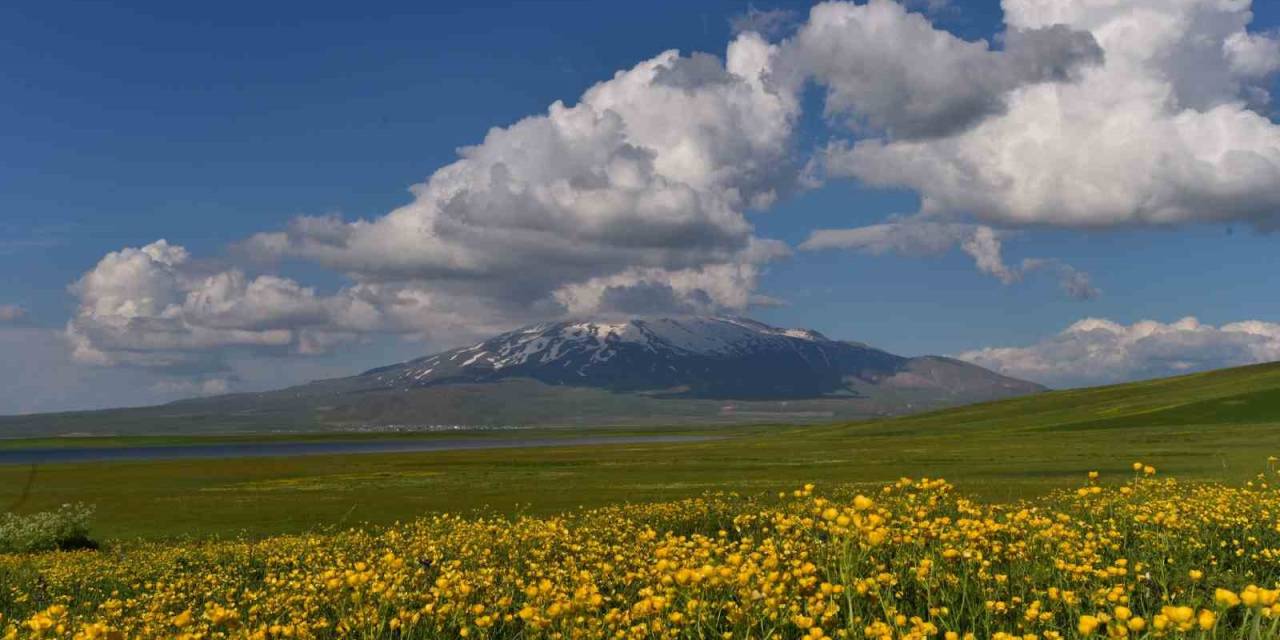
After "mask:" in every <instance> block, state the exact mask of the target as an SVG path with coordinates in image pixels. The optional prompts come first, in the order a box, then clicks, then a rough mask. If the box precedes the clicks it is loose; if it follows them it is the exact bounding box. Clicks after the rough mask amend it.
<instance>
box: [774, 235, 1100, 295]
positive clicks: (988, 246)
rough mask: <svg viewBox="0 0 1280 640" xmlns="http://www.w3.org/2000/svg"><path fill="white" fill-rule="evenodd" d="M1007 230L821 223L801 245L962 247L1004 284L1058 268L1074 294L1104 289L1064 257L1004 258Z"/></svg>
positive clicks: (880, 249) (875, 249) (925, 250)
mask: <svg viewBox="0 0 1280 640" xmlns="http://www.w3.org/2000/svg"><path fill="white" fill-rule="evenodd" d="M1008 235H1009V234H1008V233H1007V232H1003V231H999V230H997V229H993V228H991V227H987V226H984V225H974V224H964V223H957V222H932V221H928V220H918V219H908V220H905V221H899V222H887V223H883V224H874V225H868V226H865V227H855V228H852V229H818V230H815V231H813V232H811V233H810V235H809V238H808V239H807V240H805V241H804V242H803V243H801V245H800V248H801V249H803V250H806V251H819V250H824V249H846V250H851V251H859V252H862V253H868V254H871V255H882V254H886V253H896V254H902V255H908V256H927V255H936V254H940V253H944V252H946V251H948V250H950V249H951V248H952V247H959V248H960V250H961V251H963V252H965V253H966V254H968V255H969V257H971V258H973V262H974V266H975V267H977V269H978V271H980V272H982V273H985V274H987V275H989V276H992V277H994V278H996V279H997V280H999V281H1000V282H1001V283H1004V284H1013V283H1014V282H1018V281H1020V280H1022V278H1023V277H1024V276H1025V275H1027V274H1029V273H1032V272H1035V271H1041V270H1046V271H1053V272H1056V273H1057V274H1058V276H1059V284H1060V285H1061V287H1062V290H1063V292H1064V293H1065V294H1066V295H1067V296H1069V297H1071V298H1075V299H1077V300H1088V299H1092V298H1096V297H1098V295H1100V294H1101V292H1100V291H1099V290H1098V289H1097V288H1096V287H1094V286H1093V284H1092V280H1091V278H1090V276H1089V274H1087V273H1085V272H1083V271H1080V270H1079V269H1076V268H1075V267H1072V266H1071V265H1069V264H1066V263H1065V262H1062V261H1061V260H1057V259H1054V258H1026V259H1024V260H1023V261H1022V262H1021V264H1018V265H1009V264H1008V263H1006V262H1005V259H1004V238H1006V237H1007V236H1008Z"/></svg>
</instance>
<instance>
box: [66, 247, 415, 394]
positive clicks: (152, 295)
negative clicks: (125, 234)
mask: <svg viewBox="0 0 1280 640" xmlns="http://www.w3.org/2000/svg"><path fill="white" fill-rule="evenodd" d="M71 292H72V293H73V295H75V296H76V298H77V299H78V300H79V305H78V307H77V309H76V313H75V315H74V316H73V317H72V319H71V320H70V321H69V322H68V323H67V327H66V335H67V338H68V339H69V340H70V342H71V344H72V346H73V352H72V354H73V357H74V358H75V359H76V360H77V361H80V362H84V363H89V364H97V365H108V366H109V365H129V366H137V367H146V368H156V369H168V370H172V371H176V372H183V373H189V374H195V375H203V374H206V373H208V372H211V371H219V370H222V369H225V368H226V363H225V361H224V356H225V355H226V354H227V353H228V352H231V351H236V350H241V351H245V352H250V353H281V354H304V355H314V354H319V353H324V352H326V351H328V350H329V349H331V348H332V347H333V346H335V345H337V344H341V343H343V342H348V341H351V340H354V339H357V338H358V337H359V336H360V335H362V334H365V333H370V332H409V331H415V330H416V331H425V330H426V327H423V326H421V325H419V324H417V323H416V321H417V320H418V319H419V317H420V316H422V315H424V314H422V308H423V307H425V306H427V304H428V303H429V300H428V299H426V298H425V297H423V296H415V295H414V292H413V291H412V290H410V289H408V288H399V289H396V288H390V287H377V286H373V285H366V286H352V287H347V288H344V289H342V290H340V291H338V292H337V293H335V294H333V295H328V296H326V295H321V294H318V293H317V292H316V290H315V289H313V288H310V287H303V286H301V285H299V284H298V283H296V282H294V281H292V280H289V279H286V278H281V277H278V276H274V275H261V276H257V277H254V278H250V277H248V276H247V275H245V273H244V272H242V271H240V270H238V269H232V270H226V271H215V272H205V271H204V270H202V269H201V267H200V266H199V265H198V264H195V263H194V262H193V261H192V260H191V257H190V255H189V254H188V252H187V251H186V249H185V248H183V247H181V246H177V245H172V244H169V243H168V242H166V241H164V240H158V241H156V242H153V243H151V244H149V245H146V246H144V247H140V248H126V249H122V250H120V251H114V252H111V253H109V254H107V255H106V256H105V257H103V258H102V260H101V261H99V262H98V264H97V265H96V266H95V267H94V268H93V269H91V270H90V271H89V272H87V273H85V274H84V275H83V276H82V277H81V278H80V279H79V280H78V281H77V282H76V283H75V284H73V285H72V286H71Z"/></svg>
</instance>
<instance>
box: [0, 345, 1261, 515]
mask: <svg viewBox="0 0 1280 640" xmlns="http://www.w3.org/2000/svg"><path fill="white" fill-rule="evenodd" d="M654 432H662V433H672V432H680V433H707V432H713V433H715V434H718V435H721V436H728V437H726V438H724V439H719V440H715V441H704V442H696V443H681V444H645V445H625V446H624V445H610V446H584V447H552V448H537V449H502V450H483V451H448V452H432V453H399V454H363V455H345V456H311V457H296V458H267V459H263V458H257V459H234V460H175V461H161V462H116V463H104V464H76V465H50V466H44V467H40V468H36V469H32V468H30V467H22V466H12V465H10V466H0V508H3V507H5V506H8V505H11V504H12V505H16V510H17V511H19V512H31V511H39V510H46V509H51V508H55V507H57V506H58V505H60V504H62V503H67V502H84V503H88V504H94V505H96V506H97V508H98V515H97V521H96V524H95V534H97V535H99V536H104V537H108V538H131V537H150V538H156V537H175V536H184V535H191V536H206V535H231V534H235V533H240V532H244V533H248V534H251V535H265V534H270V533H277V532H284V531H299V530H309V529H317V528H324V527H329V526H348V525H352V524H356V523H359V522H377V523H385V522H391V521H395V520H403V519H406V518H410V517H412V516H415V515H418V514H421V513H423V512H426V511H436V510H448V511H459V512H467V511H472V510H477V509H487V510H496V511H500V512H505V513H512V512H528V513H548V512H556V511H563V510H566V509H572V508H575V507H577V506H594V505H601V504H607V503H614V502H620V501H633V502H635V501H652V500H667V499H672V498H678V497H684V496H690V495H696V494H700V493H703V492H705V491H707V490H715V489H728V490H737V491H749V492H750V491H760V492H772V491H775V490H777V489H781V488H792V487H794V486H796V485H797V484H800V483H803V482H818V483H835V482H841V483H847V482H852V483H857V482H865V483H880V482H883V481H885V480H891V479H894V478H897V477H899V476H903V475H909V476H913V477H919V476H922V475H929V476H932V477H938V476H941V477H946V478H948V479H949V480H952V481H953V482H955V483H956V484H958V485H959V486H960V488H961V489H962V490H965V491H968V492H972V493H974V494H976V495H978V496H980V497H986V498H990V499H1010V498H1018V497H1023V496H1028V495H1033V494H1039V493H1043V492H1044V491H1046V490H1048V489H1050V488H1053V487H1059V486H1066V485H1072V484H1077V483H1078V482H1079V481H1080V478H1081V477H1082V474H1083V473H1084V472H1085V471H1088V470H1091V469H1097V470H1100V471H1102V472H1103V473H1127V469H1128V465H1129V464H1130V463H1131V462H1132V461H1133V460H1135V459H1141V460H1144V461H1147V462H1151V463H1153V464H1155V465H1157V466H1158V467H1160V468H1161V470H1162V471H1167V472H1170V473H1174V474H1176V475H1177V476H1178V477H1180V478H1183V479H1221V480H1228V481H1235V480H1241V479H1245V478H1248V477H1251V476H1252V475H1253V474H1254V473H1256V472H1257V471H1259V470H1260V469H1261V468H1262V467H1263V465H1264V463H1265V459H1266V457H1267V456H1268V455H1270V454H1273V453H1276V454H1280V365H1260V366H1255V367H1245V368H1240V369H1231V370H1225V371H1218V372H1211V373H1205V374H1196V375H1192V376H1184V377H1180V378H1171V379H1164V380H1156V381H1150V382H1142V383H1136V384H1130V385H1120V386H1114V387H1104V388H1097V389H1086V390H1078V391H1063V392H1053V393H1047V394H1042V395H1038V396H1032V397H1026V398H1019V399H1015V400H1009V401H1002V402H995V403H988V404H982V405H974V406H969V407H963V408H959V409H953V410H948V411H941V412H935V413H930V414H923V415H918V416H910V417H905V418H897V419H886V420H875V421H865V422H857V423H848V424H837V425H811V426H774V427H760V426H752V427H739V428H725V427H718V428H700V429H689V428H670V429H654V428H644V429H626V430H619V429H610V430H608V431H607V433H612V434H619V435H620V434H622V433H628V434H635V433H654ZM568 433H573V434H574V435H579V434H581V433H582V432H581V431H576V432H570V431H567V430H561V431H539V432H537V435H538V437H543V436H544V434H568ZM528 436H530V433H529V432H527V431H526V432H520V433H519V437H528ZM290 437H292V438H295V439H297V438H298V436H272V438H274V439H277V440H279V439H287V438H290ZM319 437H320V436H308V437H307V439H317V438H319ZM323 437H330V438H332V437H344V438H351V437H354V436H351V435H343V436H333V435H327V436H323ZM366 437H367V436H366ZM378 437H421V436H403V435H399V436H378ZM435 437H457V435H456V434H452V435H451V436H435ZM468 437H470V436H468ZM485 437H494V438H503V437H511V436H510V434H509V433H504V432H493V433H489V434H486V436H485ZM239 439H243V438H239ZM227 440H228V439H227V438H222V439H220V441H224V442H225V441H227ZM195 441H201V440H200V439H198V438H163V439H159V440H154V439H153V440H150V441H142V442H150V443H153V444H155V443H167V444H174V443H184V444H187V443H191V442H195ZM17 442H20V441H10V442H8V443H5V446H10V447H12V446H15V443H17ZM87 442H88V443H89V444H92V445H100V444H102V443H104V442H109V443H111V444H112V445H113V446H123V445H127V444H137V443H138V442H140V441H138V440H135V439H129V438H115V439H110V440H102V439H87ZM26 444H30V442H29V441H28V442H27V443H26ZM57 444H58V445H59V446H65V445H66V444H67V442H66V441H62V440H59V441H58V442H57Z"/></svg>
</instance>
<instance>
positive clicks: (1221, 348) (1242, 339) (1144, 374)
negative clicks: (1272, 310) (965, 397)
mask: <svg viewBox="0 0 1280 640" xmlns="http://www.w3.org/2000/svg"><path fill="white" fill-rule="evenodd" d="M957 357H959V358H961V359H963V360H968V361H970V362H973V363H974V364H978V365H981V366H984V367H987V368H990V369H993V370H996V371H999V372H1001V373H1004V374H1007V375H1011V376H1015V377H1020V378H1026V379H1029V380H1035V381H1037V382H1042V383H1045V384H1048V385H1050V386H1060V387H1065V386H1084V385H1093V384H1106V383H1112V382H1122V381H1127V380H1136V379H1142V378H1154V377H1161V376H1169V375H1177V374H1181V373H1189V372H1193V371H1203V370H1207V369H1215V368H1221V367H1231V366H1239V365H1246V364H1255V363H1259V362H1270V361H1273V360H1280V324H1275V323H1270V322H1263V321H1258V320H1248V321H1243V322H1233V323H1230V324H1224V325H1222V326H1218V327H1215V326H1213V325H1207V324H1202V323H1201V322H1200V321H1198V320H1196V319H1195V318H1192V317H1187V318H1183V319H1181V320H1178V321H1177V322H1173V323H1169V324H1164V323H1160V322H1155V321H1151V320H1144V321H1142V322H1135V323H1133V324H1130V325H1124V324H1120V323H1117V322H1112V321H1110V320H1104V319H1099V318H1086V319H1084V320H1081V321H1079V322H1076V323H1075V324H1073V325H1071V326H1069V327H1067V328H1066V330H1064V331H1063V332H1061V333H1059V334H1057V335H1055V336H1053V337H1051V338H1048V339H1046V340H1043V341H1041V342H1038V343H1036V344H1033V345H1030V346H1025V347H988V348H985V349H978V350H974V351H967V352H965V353H961V354H959V355H958V356H957Z"/></svg>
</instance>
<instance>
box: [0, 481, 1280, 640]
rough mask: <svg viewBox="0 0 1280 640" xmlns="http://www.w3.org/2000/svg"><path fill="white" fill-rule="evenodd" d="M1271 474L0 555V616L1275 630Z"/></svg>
mask: <svg viewBox="0 0 1280 640" xmlns="http://www.w3.org/2000/svg"><path fill="white" fill-rule="evenodd" d="M1278 581H1280V492H1278V491H1277V490H1276V489H1275V488H1273V487H1271V486H1269V484H1268V482H1267V477H1259V479H1258V480H1257V481H1254V482H1252V483H1249V484H1248V485H1246V486H1241V487H1226V486H1221V485H1211V484H1184V483H1179V482H1177V481H1175V480H1173V479H1164V478H1162V477H1159V476H1157V475H1156V474H1155V470H1154V469H1152V468H1150V467H1148V466H1146V465H1142V464H1135V471H1134V473H1133V474H1132V475H1128V474H1126V475H1125V477H1123V478H1121V477H1116V478H1108V477H1105V476H1104V477H1101V478H1099V477H1098V476H1097V474H1089V475H1088V476H1087V477H1085V476H1083V474H1082V483H1081V487H1080V488H1079V489H1077V490H1073V491H1064V492H1057V493H1054V494H1052V495H1048V496H1045V497H1043V498H1039V499H1036V500H1031V501H1026V502H1019V503H1012V504H986V503H979V502H975V501H971V500H968V499H966V498H964V497H963V496H961V495H958V492H957V491H955V489H954V488H953V487H952V486H951V485H949V484H948V483H946V482H945V481H943V480H936V479H921V480H910V479H903V480H901V481H899V482H896V483H893V484H890V485H888V486H884V487H882V488H873V487H833V488H831V489H830V490H829V491H820V490H819V489H816V488H815V487H813V486H811V485H807V486H805V487H803V488H800V489H797V490H795V491H794V492H791V493H786V494H783V495H780V496H778V497H777V498H776V499H774V498H773V497H772V496H770V497H769V498H768V499H764V498H754V497H740V496H736V495H711V496H706V497H703V498H697V499H689V500H682V501H676V502H668V503H660V504H647V505H619V506H614V507H606V508H601V509H594V510H588V511H579V512H575V513H571V514H568V515H565V516H561V517H555V518H532V517H529V518H517V519H508V518H500V517H492V518H464V517H459V516H450V515H439V516H432V517H428V518H424V519H421V520H417V521H414V522H410V523H407V524H399V525H395V526H390V527H385V528H381V529H377V530H369V529H353V530H350V531H345V532H339V533H331V534H312V535H298V536H281V537H274V538H268V539H265V540H261V541H248V540H231V541H206V542H189V543H133V544H125V545H121V546H118V547H114V548H108V549H106V550H102V551H80V552H56V553H43V554H25V555H8V556H0V638H4V639H5V640H11V639H14V638H54V637H58V638H86V639H87V638H170V637H178V638H459V637H463V638H556V639H562V638H563V639H577V638H761V639H764V638H810V639H820V638H824V637H835V638H864V637H865V638H891V639H899V638H902V639H907V638H911V639H925V638H940V639H947V640H950V639H955V638H1045V639H1052V638H1086V637H1097V638H1103V637H1112V638H1274V637H1280V591H1278V590H1277V589H1278V588H1280V583H1278Z"/></svg>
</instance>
